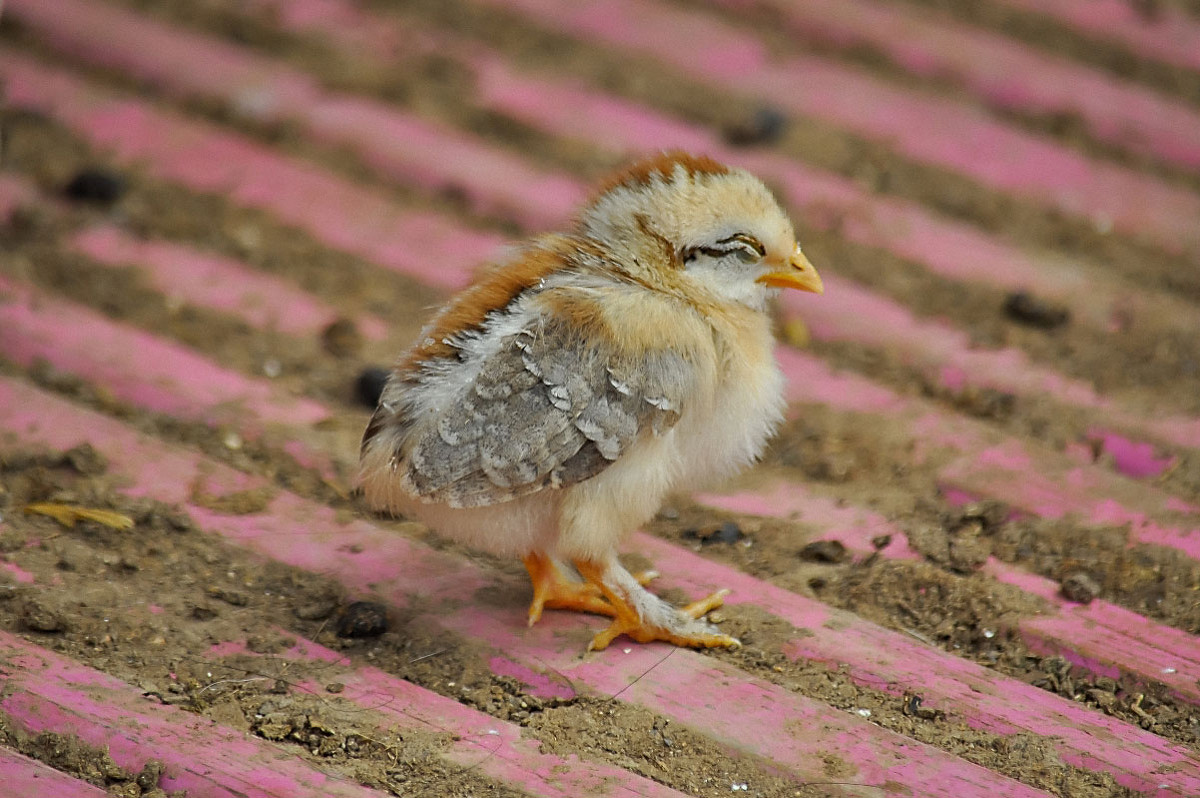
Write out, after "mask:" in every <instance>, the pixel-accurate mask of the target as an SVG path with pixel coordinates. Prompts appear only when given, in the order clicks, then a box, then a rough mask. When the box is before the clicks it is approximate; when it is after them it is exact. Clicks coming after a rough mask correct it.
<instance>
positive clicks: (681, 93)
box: [0, 0, 1200, 798]
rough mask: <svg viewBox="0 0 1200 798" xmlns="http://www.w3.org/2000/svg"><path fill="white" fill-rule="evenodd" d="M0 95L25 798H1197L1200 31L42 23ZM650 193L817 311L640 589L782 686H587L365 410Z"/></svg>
mask: <svg viewBox="0 0 1200 798" xmlns="http://www.w3.org/2000/svg"><path fill="white" fill-rule="evenodd" d="M0 83H2V85H3V93H4V100H5V103H6V111H5V116H4V117H3V132H2V133H3V151H2V161H0V519H2V520H0V785H3V786H0V794H5V795H9V794H11V795H42V794H45V795H50V794H53V795H60V796H71V797H73V796H76V795H78V796H98V795H103V794H104V793H105V791H106V790H107V792H108V794H110V795H112V794H116V795H122V796H139V795H147V796H149V795H155V796H161V795H162V794H163V792H166V793H167V794H172V795H175V794H187V795H190V796H193V797H195V796H279V797H280V798H282V797H283V796H288V797H289V798H290V797H291V796H309V795H311V796H372V795H384V794H395V795H405V796H431V797H432V796H444V795H445V796H460V795H472V796H519V795H526V796H564V797H566V796H584V795H587V796H591V795H597V796H635V795H636V796H679V795H696V796H719V795H728V794H747V795H758V796H823V795H852V796H883V795H898V796H902V795H934V796H955V797H956V798H962V796H968V795H972V796H973V795H990V796H998V795H1003V796H1035V795H1060V796H1075V797H1076V798H1078V797H1080V796H1087V797H1092V796H1110V795H1126V794H1130V795H1141V794H1147V795H1165V796H1195V795H1200V642H1198V637H1197V635H1198V634H1200V4H1197V3H1196V2H1195V0H1158V1H1157V2H1133V0H1053V2H1042V1H1040V0H1039V2H1034V0H984V2H960V0H892V1H891V2H884V1H883V0H814V1H813V2H792V3H788V2H785V0H713V1H712V2H707V3H706V2H700V0H656V1H655V2H633V0H587V2H578V3H558V2H552V0H509V2H501V1H500V0H455V1H454V2H443V1H442V0H438V1H437V2H422V1H421V0H416V1H415V2H408V3H395V4H394V3H388V2H384V0H200V1H199V2H193V1H192V0H103V1H101V0H90V1H87V0H9V2H8V3H7V4H6V5H5V7H4V10H3V17H2V18H0ZM666 147H683V148H687V149H692V150H699V151H706V152H708V153H710V154H712V155H715V156H717V157H719V158H722V159H725V160H728V161H730V162H733V163H736V164H739V165H743V166H745V167H747V168H750V169H752V170H754V171H755V172H757V173H758V174H760V175H762V176H763V177H764V178H766V179H767V180H768V181H769V182H770V183H771V185H772V186H773V187H774V188H775V189H776V190H777V192H778V194H779V196H780V197H781V199H783V201H784V202H785V204H787V206H788V207H789V208H790V209H791V211H792V213H793V215H794V217H795V219H796V221H797V224H798V228H799V230H800V233H801V238H802V240H803V242H804V244H805V249H806V251H807V252H808V253H809V255H810V258H811V259H812V260H813V262H814V263H816V264H817V265H818V267H819V268H820V269H821V273H822V275H823V276H824V277H825V281H826V287H827V293H826V294H825V296H823V297H820V298H816V297H811V296H805V297H799V298H795V297H792V298H789V299H788V301H787V302H786V303H785V304H783V305H782V306H781V307H780V309H779V326H780V331H781V338H782V339H783V340H784V341H785V343H783V344H782V345H781V348H780V350H779V357H780V360H781V362H782V363H783V364H784V367H785V369H786V371H787V375H788V380H789V383H788V384H789V399H790V402H791V413H790V417H789V421H788V423H787V426H786V428H785V430H784V431H783V433H782V435H781V436H780V437H779V439H778V440H777V441H776V442H775V443H774V444H773V446H772V447H771V449H770V450H769V452H768V453H767V455H766V457H765V459H764V462H763V463H762V464H761V466H759V467H758V468H756V469H755V470H754V471H753V472H752V473H750V474H747V475H746V476H745V477H744V478H742V479H740V480H739V481H738V482H737V483H736V484H733V485H729V486H725V487H724V488H723V489H722V490H721V491H719V492H716V493H713V494H711V495H703V496H692V497H680V498H679V499H678V500H676V501H674V502H673V503H672V505H671V506H670V507H667V508H664V510H663V512H662V514H661V515H660V517H659V518H658V519H656V520H655V522H654V523H653V524H652V525H651V526H650V527H649V528H647V529H645V530H643V532H641V533H639V535H638V536H636V537H635V538H634V539H633V540H632V541H631V542H630V544H629V546H628V551H629V552H630V554H629V559H630V562H631V563H632V564H633V565H635V566H644V565H648V564H652V565H653V566H655V567H657V568H658V569H659V570H661V571H662V572H663V577H662V578H661V579H660V580H659V582H657V583H656V589H657V590H659V591H660V592H662V593H663V594H664V595H666V596H667V597H669V598H671V599H673V600H678V601H683V600H686V599H687V598H689V597H694V596H697V595H699V594H702V593H704V592H707V591H709V590H711V589H713V588H716V587H729V588H732V590H733V593H732V595H731V597H730V603H729V605H728V606H727V607H726V608H725V609H723V610H722V611H720V616H721V619H720V622H721V625H722V627H723V628H724V629H726V630H729V631H730V632H731V633H733V634H736V635H738V636H739V637H740V638H741V639H742V640H743V641H744V643H745V644H746V645H745V646H744V648H742V649H741V650H739V651H733V652H715V653H696V652H691V651H680V650H673V649H670V648H668V647H664V646H659V645H649V646H639V645H636V644H633V643H628V642H626V641H624V640H619V641H618V642H617V643H616V644H615V645H614V646H613V647H612V648H611V649H610V650H608V651H606V652H603V653H601V654H593V655H588V656H581V652H582V650H583V648H584V646H585V644H586V642H587V640H588V639H589V636H590V635H591V634H592V633H593V632H594V631H595V630H596V629H597V628H598V627H599V625H600V623H601V621H600V620H599V619H595V618H588V617H580V616H574V615H568V614H563V613H553V612H551V613H548V614H547V617H546V618H545V619H544V621H543V622H542V623H541V624H540V625H539V626H538V627H537V628H535V629H533V630H527V629H526V628H525V626H524V623H523V616H524V611H525V606H526V604H527V602H528V587H527V581H526V578H525V576H524V573H523V571H522V570H521V568H520V566H519V565H518V564H516V563H513V562H502V561H494V560H491V559H488V558H486V557H482V556H480V555H478V554H474V553H471V552H466V551H462V550H459V549H457V548H455V547H453V546H449V545H447V544H446V543H445V542H444V541H441V540H439V539H438V538H437V537H436V536H435V535H433V534H431V533H430V532H429V531H428V530H426V529H425V528H423V527H421V526H420V525H417V524H413V523H407V522H404V521H392V520H386V519H378V518H374V517H372V516H371V515H369V514H367V513H365V512H364V511H363V509H362V507H361V506H360V504H359V502H358V501H357V500H356V499H355V498H354V496H353V494H352V492H351V490H350V488H351V486H352V478H353V471H354V465H355V457H356V451H357V439H358V436H359V434H360V432H361V430H362V427H363V425H364V423H365V420H366V417H367V414H368V409H367V408H366V407H364V406H362V405H361V403H360V402H359V401H358V400H357V399H356V396H355V380H356V377H357V376H358V375H359V373H360V372H362V370H363V369H364V368H366V367H369V366H372V365H382V364H387V363H389V362H390V361H391V360H392V359H393V358H394V357H395V356H396V355H397V353H399V352H400V351H401V350H402V349H403V347H404V346H405V345H406V344H407V342H408V341H409V340H410V339H411V337H412V336H413V335H414V334H415V332H416V330H417V329H418V328H419V326H420V324H421V322H422V320H423V319H424V318H425V316H426V314H427V313H428V309H429V308H430V307H431V306H433V305H434V304H435V303H436V302H438V300H439V298H441V297H444V296H445V295H446V294H447V292H449V291H451V290H453V289H454V288H455V287H457V286H461V285H463V284H464V283H465V282H466V281H467V280H468V279H469V277H470V273H471V271H472V269H473V268H474V267H475V266H476V265H477V264H478V263H480V262H481V261H483V260H486V259H487V258H489V257H491V256H493V255H495V254H496V253H497V252H499V251H501V249H502V248H503V247H504V246H505V243H506V242H508V241H510V240H512V239H515V238H519V237H520V236H522V235H524V234H526V233H528V232H533V231H539V230H543V229H547V228H550V227H553V226H554V225H556V224H559V223H561V222H562V221H563V220H565V219H566V218H568V216H569V215H570V213H571V210H572V209H573V208H574V207H575V206H576V205H577V203H578V202H579V201H580V199H581V198H582V197H583V196H584V195H585V193H586V187H587V185H588V184H589V182H590V181H592V180H594V179H596V178H597V177H598V176H600V175H601V174H603V173H604V172H605V171H606V170H607V169H609V168H611V167H612V166H614V165H615V164H618V163H619V162H621V161H622V160H623V159H625V158H627V157H628V156H630V155H632V154H636V153H642V152H646V151H652V150H655V149H660V148H666ZM81 175H82V177H81ZM114 179H115V183H114ZM1018 292H1023V293H1022V295H1021V296H1015V295H1016V294H1018ZM45 503H50V504H58V505H64V504H65V505H70V506H74V507H84V508H92V509H100V510H109V511H115V512H116V513H117V514H118V515H119V516H124V517H125V518H127V519H129V520H130V521H132V526H129V525H128V524H126V525H121V524H116V525H115V526H114V525H112V524H113V519H111V518H108V519H106V518H105V517H103V516H101V518H100V520H95V519H94V518H93V519H86V518H85V519H79V520H77V521H76V522H75V523H74V524H73V525H70V524H68V523H66V521H69V520H71V519H63V520H56V519H55V518H53V517H50V516H47V515H45V514H44V513H37V512H28V511H27V510H28V509H29V508H30V506H31V505H33V506H34V507H33V509H36V506H37V505H39V504H45ZM105 520H107V521H108V523H107V524H106V523H104V521H105ZM360 600H369V601H374V602H378V606H376V607H375V608H373V609H372V608H367V610H366V611H365V612H363V613H361V614H360V613H358V612H357V610H352V609H350V604H351V603H352V602H355V601H360ZM383 623H386V627H387V630H386V631H385V632H383V633H382V634H381V635H374V636H367V637H348V636H345V635H346V633H347V632H350V631H355V630H358V631H378V628H379V626H380V624H383ZM14 785H15V786H14Z"/></svg>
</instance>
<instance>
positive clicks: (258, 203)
mask: <svg viewBox="0 0 1200 798" xmlns="http://www.w3.org/2000/svg"><path fill="white" fill-rule="evenodd" d="M0 70H2V72H3V75H4V78H5V81H6V91H7V100H8V102H9V103H10V104H11V105H13V106H14V107H18V108H26V109H29V110H36V111H40V112H42V113H46V114H49V115H51V116H54V117H55V118H57V119H59V120H60V121H62V122H63V123H65V124H66V125H68V126H69V127H71V128H72V129H73V130H75V131H76V132H77V133H79V134H80V135H82V136H84V137H86V138H87V139H88V140H89V141H90V142H92V143H93V144H94V145H97V146H100V147H106V148H109V149H111V151H112V152H113V154H114V155H115V156H116V157H117V158H119V159H121V160H124V161H128V162H134V163H139V164H141V165H143V166H145V167H147V168H148V169H149V170H150V171H151V172H152V173H153V174H155V175H157V176H158V177H161V178H164V179H167V180H172V181H176V182H179V183H182V184H184V185H186V186H188V187H189V188H191V189H193V190H196V191H203V192H212V193H218V194H222V195H225V196H228V197H229V198H231V199H232V200H233V201H234V202H237V203H240V204H242V205H247V206H249V207H253V208H261V209H263V210H266V211H269V212H271V213H273V214H275V215H276V216H277V217H278V218H279V219H281V220H282V221H284V222H287V223H289V224H294V225H297V226H299V227H301V228H303V229H305V230H306V231H308V232H309V233H310V234H312V235H313V236H315V237H316V238H318V239H319V240H321V241H322V242H323V243H325V244H326V245H328V246H331V247H334V248H337V249H342V250H345V251H346V252H352V253H354V254H357V255H359V256H361V257H364V258H367V259H370V260H374V261H375V262H377V263H379V264H381V265H383V266H386V267H388V268H391V269H396V270H398V271H403V272H406V273H419V274H421V275H422V279H423V280H424V281H425V282H428V283H430V284H432V285H437V286H441V287H443V288H450V287H459V286H462V285H464V284H465V283H467V282H468V281H469V280H470V276H471V272H472V267H473V266H474V265H475V264H477V263H479V262H481V261H483V260H486V259H488V258H489V257H491V256H494V255H495V254H496V253H497V251H498V250H499V248H500V245H501V242H502V239H501V238H500V237H499V236H496V235H493V234H490V233H483V232H476V231H471V230H466V229H464V228H462V227H460V226H458V225H457V224H455V223H453V222H452V221H451V220H450V219H448V218H447V217H444V216H441V215H438V214H434V213H429V212H423V211H410V210H407V209H405V208H403V207H401V206H399V205H397V204H396V203H394V202H392V201H391V200H389V199H388V198H386V197H385V196H383V195H382V194H381V193H379V192H376V191H372V190H369V189H364V188H361V187H359V186H356V185H354V184H352V183H351V182H349V181H347V180H343V179H342V178H340V177H337V176H335V175H334V174H332V173H331V172H328V171H326V170H324V169H321V168H319V167H316V166H313V165H311V164H308V163H305V162H303V161H300V160H298V159H295V158H290V157H287V156H283V155H278V154H276V153H274V152H271V151H270V150H268V149H266V148H264V147H261V146H259V145H258V144H255V143H253V142H251V141H250V140H249V139H246V138H244V137H242V136H238V135H235V134H231V133H226V132H224V131H222V130H220V129H219V128H217V127H214V126H212V125H208V124H204V123H200V122H196V121H193V120H186V119H184V118H183V117H181V116H178V115H176V114H172V113H168V112H165V111H158V110H155V109H153V108H151V107H150V106H148V105H146V104H144V103H140V102H138V101H136V100H132V99H121V98H118V97H117V96H116V95H113V94H111V93H108V92H106V91H103V90H100V89H95V88H92V87H89V86H87V85H86V84H85V83H84V82H83V81H82V80H80V79H79V78H78V77H76V76H74V75H72V74H71V73H69V72H66V71H64V70H59V69H55V68H52V67H48V66H45V65H43V64H40V63H38V62H36V61H34V60H32V59H29V58H25V57H22V56H19V55H17V54H15V53H13V52H11V51H5V52H3V53H0Z"/></svg>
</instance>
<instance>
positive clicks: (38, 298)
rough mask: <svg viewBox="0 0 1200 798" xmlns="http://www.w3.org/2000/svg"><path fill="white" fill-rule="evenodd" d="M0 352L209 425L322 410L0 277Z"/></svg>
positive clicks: (313, 416) (248, 423)
mask: <svg viewBox="0 0 1200 798" xmlns="http://www.w3.org/2000/svg"><path fill="white" fill-rule="evenodd" d="M0 352H3V353H4V355H5V357H7V358H10V359H11V360H13V361H15V362H16V363H19V364H20V365H22V366H26V367H29V366H31V365H33V364H34V363H35V362H36V361H38V360H43V359H44V360H47V361H49V362H50V363H51V364H52V365H54V366H55V367H56V368H59V369H62V370H64V371H68V372H72V373H75V374H79V375H81V376H84V377H86V378H87V379H88V380H91V381H93V382H95V383H97V384H98V385H100V386H102V387H103V388H105V389H106V390H108V391H111V392H112V394H113V395H114V396H116V397H117V398H118V399H122V400H124V401H127V402H132V403H133V404H136V405H138V406H139V407H144V408H146V409H149V410H153V411H155V412H158V413H170V414H173V415H177V416H179V417H181V418H187V419H192V420H199V421H204V422H205V423H209V424H220V423H229V422H232V421H235V420H236V422H237V423H238V425H239V426H241V427H243V428H245V429H247V430H248V431H251V432H259V431H261V430H262V429H263V428H264V427H265V426H266V425H269V424H284V425H290V426H307V425H310V424H314V423H316V422H318V421H322V420H324V419H326V418H328V417H329V411H328V410H327V409H326V408H324V407H322V406H321V405H319V404H317V403H316V402H312V401H309V400H307V399H301V398H296V397H291V396H288V395H286V394H285V393H284V392H283V391H281V390H278V389H277V388H275V387H274V386H272V385H271V384H270V383H268V382H265V381H263V380H256V379H251V378H248V377H244V376H242V375H240V374H237V373H235V372H232V371H229V370H227V369H225V368H223V367H221V366H219V365H217V364H215V363H213V362H212V361H210V360H206V359H205V358H203V357H201V356H200V355H198V354H196V353H195V352H194V351H192V350H190V349H187V348H185V347H182V346H179V345H177V344H173V343H169V342H167V341H163V340H161V339H159V338H157V337H155V336H153V335H150V334H148V333H145V332H142V331H140V330H137V329H134V328H132V327H128V326H126V325H123V324H119V323H117V322H113V321H111V320H109V319H106V318H104V317H103V316H101V315H100V314H98V313H96V312H94V311H91V310H89V309H87V308H85V307H83V306H80V305H77V304H75V303H72V302H66V301H63V300H59V299H55V298H53V297H50V296H46V295H42V294H39V293H35V292H34V291H33V290H32V289H30V288H29V287H27V286H23V285H20V284H17V283H13V282H10V281H9V280H8V279H6V278H3V277H0Z"/></svg>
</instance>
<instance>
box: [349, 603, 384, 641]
mask: <svg viewBox="0 0 1200 798" xmlns="http://www.w3.org/2000/svg"><path fill="white" fill-rule="evenodd" d="M387 630H388V618H387V607H385V606H383V605H382V604H380V603H379V602H376V601H356V602H354V603H353V604H350V605H349V606H348V607H346V609H345V611H343V612H342V615H341V617H340V618H338V622H337V636H338V637H378V636H379V635H381V634H383V633H384V632H386V631H387Z"/></svg>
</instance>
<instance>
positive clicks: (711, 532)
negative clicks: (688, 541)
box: [683, 521, 745, 546]
mask: <svg viewBox="0 0 1200 798" xmlns="http://www.w3.org/2000/svg"><path fill="white" fill-rule="evenodd" d="M683 536H684V537H685V538H692V539H693V540H699V541H700V545H702V546H710V545H712V544H714V543H737V542H738V541H739V540H741V539H742V538H743V537H745V535H744V534H743V533H742V528H741V527H740V526H738V525H737V524H736V523H734V522H733V521H726V522H725V523H723V524H721V525H720V526H709V527H705V528H704V529H689V530H686V531H685V532H684V533H683Z"/></svg>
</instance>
